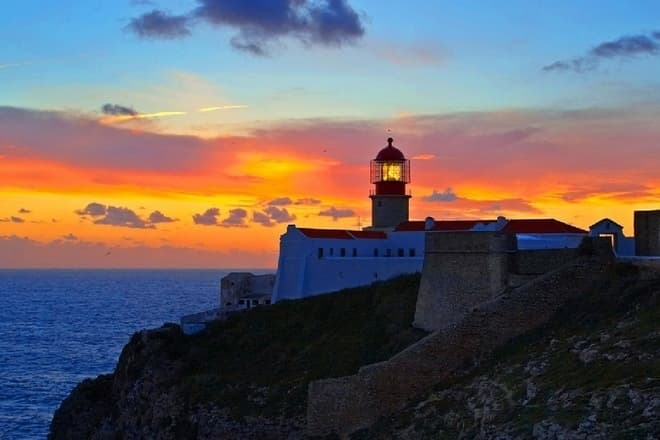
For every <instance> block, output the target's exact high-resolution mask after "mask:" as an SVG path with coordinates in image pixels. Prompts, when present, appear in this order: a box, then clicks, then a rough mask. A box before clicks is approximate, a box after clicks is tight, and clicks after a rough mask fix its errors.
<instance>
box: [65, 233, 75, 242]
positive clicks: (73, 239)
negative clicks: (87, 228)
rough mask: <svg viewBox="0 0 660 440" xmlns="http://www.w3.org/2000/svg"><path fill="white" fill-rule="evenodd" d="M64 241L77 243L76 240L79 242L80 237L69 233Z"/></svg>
mask: <svg viewBox="0 0 660 440" xmlns="http://www.w3.org/2000/svg"><path fill="white" fill-rule="evenodd" d="M62 239H63V240H69V241H75V240H78V237H76V236H75V235H73V234H71V233H69V234H66V235H63V236H62Z"/></svg>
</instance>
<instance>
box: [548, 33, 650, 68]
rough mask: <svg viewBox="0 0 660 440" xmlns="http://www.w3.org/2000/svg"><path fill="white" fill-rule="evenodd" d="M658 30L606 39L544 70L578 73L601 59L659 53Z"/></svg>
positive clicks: (594, 65)
mask: <svg viewBox="0 0 660 440" xmlns="http://www.w3.org/2000/svg"><path fill="white" fill-rule="evenodd" d="M654 39H655V40H660V32H652V33H650V34H648V35H627V36H623V37H621V38H618V39H616V40H612V41H606V42H604V43H601V44H599V45H597V46H595V47H593V48H592V49H591V50H590V51H589V52H587V53H586V54H585V55H583V56H581V57H577V58H573V59H570V60H564V61H555V62H554V63H552V64H548V65H547V66H544V67H543V69H542V70H544V71H546V72H552V71H566V70H573V71H575V72H578V73H582V72H587V71H590V70H594V69H596V68H597V67H598V65H599V63H600V62H601V61H602V60H606V59H615V58H621V59H624V58H630V57H633V56H637V55H650V56H655V55H658V54H660V43H658V42H657V41H654Z"/></svg>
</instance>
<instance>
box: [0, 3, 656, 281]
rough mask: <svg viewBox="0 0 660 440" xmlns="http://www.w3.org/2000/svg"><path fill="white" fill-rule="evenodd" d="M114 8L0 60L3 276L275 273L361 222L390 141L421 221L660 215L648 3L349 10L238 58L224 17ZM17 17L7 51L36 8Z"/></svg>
mask: <svg viewBox="0 0 660 440" xmlns="http://www.w3.org/2000/svg"><path fill="white" fill-rule="evenodd" d="M28 3H29V2H28ZM123 3H125V4H124V5H123V6H118V5H115V4H114V2H109V3H108V4H105V3H104V5H103V6H102V7H101V8H102V10H103V14H100V13H94V14H92V15H93V18H90V15H89V14H91V13H90V12H89V11H87V12H85V10H86V6H85V5H86V3H85V2H77V1H76V2H73V3H72V4H75V5H77V6H76V7H74V6H72V8H71V10H69V11H67V12H64V11H61V10H60V9H59V8H58V6H57V5H55V4H53V5H42V6H43V10H42V11H40V13H39V14H40V15H39V16H40V17H42V19H43V21H44V22H43V23H41V22H40V26H39V29H38V30H34V31H33V32H34V33H33V34H32V35H31V36H30V38H29V39H26V40H25V41H24V42H23V43H22V44H5V45H3V46H2V48H0V97H2V101H1V102H0V200H2V202H1V203H0V267H34V266H39V267H79V266H85V267H138V266H139V267H223V268H226V267H270V268H272V267H274V266H275V264H276V259H277V252H278V245H279V243H278V240H279V236H280V235H281V234H282V233H284V231H285V229H286V226H287V224H291V223H295V224H296V225H297V226H300V227H303V226H304V227H329V228H359V227H363V226H367V225H368V224H369V222H370V215H371V214H370V201H369V198H368V195H369V191H370V190H371V189H372V186H371V185H370V181H369V164H370V161H371V160H372V159H374V157H375V155H376V153H377V152H378V151H379V150H380V149H381V148H383V147H384V146H385V145H386V139H387V138H388V137H390V136H392V137H393V138H394V139H395V141H394V145H395V146H396V147H397V148H399V149H400V150H401V151H402V152H403V153H404V154H405V156H406V158H408V159H410V174H411V183H410V184H409V185H408V188H409V189H410V190H411V193H412V199H411V201H410V208H411V217H412V218H414V219H424V218H425V217H426V216H429V215H430V216H433V217H436V218H442V219H457V218H488V219H491V218H495V217H497V216H498V215H504V216H506V217H512V218H540V217H554V218H557V219H559V220H562V221H565V222H568V223H571V224H574V225H576V226H579V227H582V228H588V226H589V225H590V224H592V223H594V222H596V221H597V220H600V219H601V218H603V217H609V218H611V219H613V220H615V221H616V222H618V223H620V224H622V225H623V226H624V232H625V233H626V234H628V235H632V234H633V224H632V218H633V214H632V213H633V210H635V209H658V208H659V207H660V203H659V201H660V173H659V172H658V170H660V124H659V123H658V121H660V95H659V94H658V90H660V84H659V82H660V79H659V78H660V75H658V73H659V72H660V56H658V54H659V53H660V31H659V28H658V24H657V23H656V22H654V20H653V17H658V16H660V6H658V5H656V4H655V3H649V4H646V5H645V6H644V7H642V6H640V7H638V8H629V7H626V6H625V5H624V4H622V3H618V2H606V3H607V6H602V7H598V8H594V10H593V11H590V17H591V19H590V23H592V24H593V25H591V24H590V26H589V27H588V28H587V27H585V25H584V22H583V20H582V18H583V14H584V11H583V8H585V6H583V5H577V4H574V3H573V2H560V3H561V5H557V6H554V7H553V8H548V9H546V10H543V11H539V10H535V9H534V6H532V5H528V4H527V3H524V2H523V3H516V5H513V4H509V5H498V6H497V7H495V6H494V5H491V4H490V3H486V2H484V4H482V5H481V7H476V6H474V7H471V6H468V5H461V4H459V3H455V4H444V5H442V6H439V5H435V4H432V3H433V2H428V4H426V5H425V6H424V7H423V8H422V7H419V8H417V9H416V8H413V7H409V6H407V5H406V4H404V3H401V4H399V5H392V6H388V7H387V8H385V7H383V6H382V4H380V3H378V2H374V1H371V0H362V1H357V0H356V1H346V2H345V3H346V4H347V5H348V6H350V7H352V8H354V9H355V10H357V11H359V13H360V14H361V15H360V14H357V15H356V17H358V18H357V19H359V20H360V21H359V23H357V24H356V23H353V22H351V26H350V27H349V26H344V27H340V28H338V29H333V30H332V32H335V33H332V34H331V35H332V38H331V37H329V36H327V35H325V34H323V35H317V34H314V33H313V32H315V30H314V28H310V29H305V30H304V32H308V33H309V34H304V32H303V31H299V32H298V33H296V32H293V31H290V32H289V31H286V30H283V31H282V33H281V34H275V35H270V34H268V33H267V32H266V31H264V32H263V33H261V34H259V38H258V39H256V40H254V41H252V40H249V41H242V42H241V44H238V43H237V42H236V41H237V40H236V38H238V37H236V35H238V36H244V34H242V33H241V32H242V28H236V27H232V26H233V25H231V24H227V25H226V26H225V27H222V26H220V25H217V23H214V22H212V21H209V22H208V23H207V25H208V29H207V28H204V27H203V26H200V27H194V28H192V30H191V32H190V35H188V36H187V37H185V38H184V36H183V35H179V34H177V33H176V32H175V31H176V29H174V30H173V29H147V31H148V32H154V34H153V35H151V34H149V35H150V38H143V37H142V36H141V35H142V34H140V33H139V32H138V31H137V30H136V27H135V26H137V24H136V23H138V22H136V21H130V20H131V17H140V16H141V15H142V14H144V13H146V12H148V11H149V10H150V7H151V8H153V6H149V5H148V4H147V3H146V2H123ZM155 3H158V8H159V9H163V10H173V11H179V10H180V9H181V5H180V4H179V3H177V2H174V1H167V0H166V1H156V2H155ZM194 3H195V2H193V4H194ZM514 3H515V2H514ZM599 5H600V4H599ZM8 7H9V11H8V13H7V14H4V15H3V16H2V17H0V38H2V40H3V41H15V37H14V36H13V35H15V33H16V32H18V31H17V30H18V29H23V28H28V27H29V28H32V26H29V24H30V21H31V17H32V14H33V13H34V11H33V10H32V9H33V8H34V6H30V5H29V4H23V3H18V4H13V5H11V6H8ZM183 12H185V11H183ZM183 12H182V13H183ZM127 17H128V18H127ZM351 17H352V18H351V19H352V20H355V19H356V18H354V17H353V16H352V15H351ZM359 17H362V18H359ZM514 17H518V19H515V20H514ZM347 19H348V18H347ZM122 20H123V21H124V22H123V24H122ZM255 20H256V19H255ZM258 22H259V21H258V20H257V21H255V23H258ZM63 23H71V26H68V25H66V26H65V25H64V24H63ZM118 23H119V24H118ZM402 23H414V26H411V25H406V26H403V25H402ZM358 24H359V26H357V25H358ZM195 26H197V25H195ZM214 26H220V27H217V28H216V27H214ZM356 26H357V27H356ZM49 27H50V28H52V29H55V28H57V29H59V30H58V37H57V38H55V39H53V38H52V35H51V34H50V32H49V31H48V28H49ZM558 30H561V32H559V31H558ZM147 31H145V32H147ZM167 32H171V34H168V33H167ZM227 32H228V34H227ZM300 32H303V34H301V33H300ZM342 32H344V33H342ZM234 33H235V34H236V35H234ZM108 35H111V36H112V37H111V41H112V44H109V41H110V40H108V37H107V36H108ZM227 35H229V37H227ZM232 35H234V39H232ZM632 37H639V38H642V37H644V38H646V39H648V42H649V45H650V46H649V48H650V49H649V50H648V51H642V50H641V49H639V50H637V51H633V52H631V51H630V46H626V44H624V43H626V41H628V40H625V38H632ZM241 38H242V37H241ZM254 38H256V37H254ZM324 38H325V39H326V40H324ZM51 40H52V41H51ZM55 40H56V41H55ZM225 40H226V41H225ZM645 41H646V40H645ZM605 43H610V45H609V46H607V47H613V48H615V49H616V50H614V49H613V50H614V51H613V52H611V53H610V52H607V56H605V55H602V53H603V52H602V51H600V52H599V51H598V50H597V48H598V47H600V46H599V45H602V44H605ZM91 46H99V47H104V50H103V53H100V52H98V53H97V52H92V51H90V47H91ZM626 47H628V50H629V52H626ZM617 48H618V49H617ZM617 50H618V52H617ZM262 52H263V53H262ZM82 53H85V54H90V53H91V54H93V55H85V56H77V57H74V56H70V55H69V54H82ZM32 59H34V60H36V59H42V60H44V61H42V62H38V63H37V62H27V61H25V60H32ZM383 174H384V175H385V176H387V178H388V179H392V180H398V179H400V178H401V169H400V168H398V165H395V166H392V167H388V168H387V169H383Z"/></svg>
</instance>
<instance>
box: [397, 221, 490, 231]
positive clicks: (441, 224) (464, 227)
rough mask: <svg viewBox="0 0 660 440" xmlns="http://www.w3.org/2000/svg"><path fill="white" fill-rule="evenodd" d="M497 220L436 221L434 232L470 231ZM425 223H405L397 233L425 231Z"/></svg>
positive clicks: (399, 227)
mask: <svg viewBox="0 0 660 440" xmlns="http://www.w3.org/2000/svg"><path fill="white" fill-rule="evenodd" d="M494 222H495V220H436V221H435V227H434V228H433V230H434V231H469V230H470V229H472V228H473V227H474V226H475V225H476V224H477V223H483V224H490V223H494ZM424 224H425V222H424V221H421V220H414V221H408V222H403V223H401V224H400V225H399V226H397V227H396V228H395V229H394V230H395V231H423V230H424Z"/></svg>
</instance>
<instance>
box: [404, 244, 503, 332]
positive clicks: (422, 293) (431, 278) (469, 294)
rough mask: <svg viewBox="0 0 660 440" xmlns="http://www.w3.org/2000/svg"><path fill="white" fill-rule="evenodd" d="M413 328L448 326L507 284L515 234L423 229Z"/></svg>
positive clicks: (434, 328)
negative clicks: (422, 247) (424, 233)
mask: <svg viewBox="0 0 660 440" xmlns="http://www.w3.org/2000/svg"><path fill="white" fill-rule="evenodd" d="M425 248H426V251H425V252H424V266H423V269H422V279H421V282H420V286H419V294H418V296H417V308H416V311H415V321H414V323H413V325H414V326H415V327H419V328H423V329H424V330H428V331H433V330H437V329H439V328H442V327H446V326H448V325H451V324H452V323H454V322H455V321H456V320H458V319H460V318H461V317H462V316H463V315H465V314H466V313H467V312H469V311H470V310H471V309H472V307H473V306H474V305H475V304H479V303H482V302H484V301H488V300H489V299H492V298H494V297H495V296H497V295H498V294H500V293H501V292H502V291H503V289H504V288H505V287H506V286H507V284H508V276H507V272H508V266H509V262H508V259H509V258H510V253H511V252H513V251H514V250H515V236H511V235H505V234H500V233H498V232H464V231H462V232H427V233H426V245H425Z"/></svg>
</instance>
